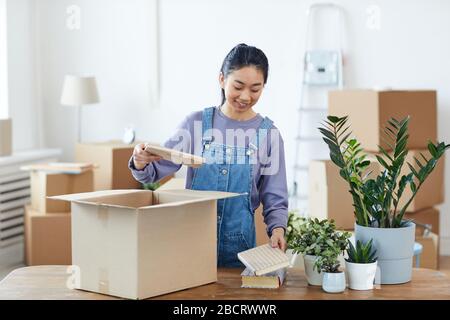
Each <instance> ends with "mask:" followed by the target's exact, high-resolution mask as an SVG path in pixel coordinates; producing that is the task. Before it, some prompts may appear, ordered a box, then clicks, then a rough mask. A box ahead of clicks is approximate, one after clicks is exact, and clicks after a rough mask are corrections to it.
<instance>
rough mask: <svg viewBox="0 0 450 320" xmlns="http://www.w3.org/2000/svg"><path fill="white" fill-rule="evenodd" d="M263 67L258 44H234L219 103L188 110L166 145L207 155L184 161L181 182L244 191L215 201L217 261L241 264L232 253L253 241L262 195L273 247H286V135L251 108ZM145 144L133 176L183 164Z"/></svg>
mask: <svg viewBox="0 0 450 320" xmlns="http://www.w3.org/2000/svg"><path fill="white" fill-rule="evenodd" d="M268 70H269V64H268V61H267V58H266V56H265V54H264V53H263V52H262V51H261V50H260V49H258V48H255V47H252V46H247V45H245V44H239V45H237V46H236V47H234V48H233V49H232V50H231V51H230V52H229V53H228V55H227V56H226V57H225V60H224V61H223V64H222V68H221V71H220V75H219V83H220V86H221V88H222V103H221V104H220V106H216V107H209V108H206V109H204V110H202V111H198V112H194V113H192V114H190V115H189V116H187V117H186V119H185V120H184V121H183V122H182V123H181V125H180V126H179V127H178V130H177V132H176V133H175V134H174V136H172V137H171V138H170V139H169V140H167V141H166V142H165V144H164V146H165V147H167V148H173V149H178V150H181V151H184V152H189V153H192V154H197V155H201V156H203V157H204V158H205V159H206V161H207V162H206V164H203V165H202V166H201V167H199V168H196V169H193V168H190V167H189V168H188V171H187V179H186V188H189V189H195V190H214V191H227V192H237V193H246V194H247V195H243V196H238V197H233V198H228V199H222V200H219V201H218V205H217V239H218V243H217V252H218V266H225V267H242V266H243V265H242V264H241V263H240V262H239V260H238V258H237V253H238V252H241V251H244V250H247V249H249V248H252V247H254V246H255V245H256V244H255V225H254V211H255V209H256V208H257V207H258V206H259V205H260V202H262V204H263V208H264V209H263V214H264V222H265V224H266V225H267V233H268V235H269V237H270V242H271V245H272V247H279V248H281V249H282V250H286V241H285V238H284V233H285V230H286V224H287V217H288V193H287V183H286V168H285V160H284V144H283V139H282V138H281V136H280V134H279V131H278V129H277V128H276V127H275V126H274V125H273V122H272V121H271V120H270V119H269V118H267V117H262V116H261V115H260V114H259V113H256V112H255V111H254V110H253V107H254V106H255V105H256V103H257V102H258V99H259V98H260V96H261V93H262V91H263V89H264V85H265V84H266V82H267V76H268ZM144 148H145V145H144V144H140V145H137V146H136V147H135V149H134V152H133V156H132V157H131V159H130V162H129V167H130V169H131V171H132V174H133V176H134V177H135V178H136V179H137V180H138V181H140V182H142V183H150V182H155V181H159V180H160V179H162V178H164V177H165V176H167V175H169V174H172V173H174V172H175V171H177V170H178V169H179V168H180V167H181V165H180V164H175V163H173V162H171V161H167V160H164V159H161V158H160V157H158V156H155V155H152V154H150V153H148V152H146V151H144ZM199 232H201V230H199Z"/></svg>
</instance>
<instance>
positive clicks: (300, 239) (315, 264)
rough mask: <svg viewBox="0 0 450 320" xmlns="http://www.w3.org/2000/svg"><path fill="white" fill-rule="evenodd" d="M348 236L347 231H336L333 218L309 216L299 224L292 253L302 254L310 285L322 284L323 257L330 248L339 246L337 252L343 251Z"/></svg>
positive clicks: (293, 240) (327, 253) (293, 241)
mask: <svg viewBox="0 0 450 320" xmlns="http://www.w3.org/2000/svg"><path fill="white" fill-rule="evenodd" d="M349 237H350V234H349V233H348V232H343V233H341V232H338V231H336V225H335V224H334V220H327V219H324V220H319V219H317V218H314V219H311V218H309V219H306V220H305V221H304V223H302V224H300V226H299V229H298V233H297V234H296V235H295V237H294V238H293V239H292V245H291V247H292V249H293V253H294V254H295V253H301V254H302V255H303V261H304V264H305V275H306V279H307V280H308V283H309V284H310V285H313V286H321V285H322V278H323V273H321V265H322V261H325V260H324V257H326V256H328V255H329V252H330V250H331V249H333V250H334V249H336V248H339V250H338V252H342V251H344V250H345V249H346V247H347V239H348V238H349ZM330 248H331V249H330ZM338 254H339V253H338ZM325 266H327V264H326V263H325Z"/></svg>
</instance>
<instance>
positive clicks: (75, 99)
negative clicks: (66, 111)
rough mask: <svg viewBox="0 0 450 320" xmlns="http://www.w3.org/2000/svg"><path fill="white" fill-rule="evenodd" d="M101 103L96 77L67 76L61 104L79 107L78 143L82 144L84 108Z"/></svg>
mask: <svg viewBox="0 0 450 320" xmlns="http://www.w3.org/2000/svg"><path fill="white" fill-rule="evenodd" d="M98 102H100V99H99V97H98V90H97V82H96V80H95V77H79V76H73V75H67V76H66V77H65V79H64V85H63V90H62V95H61V104H62V105H64V106H75V107H78V142H81V125H82V108H83V106H84V105H87V104H93V103H98Z"/></svg>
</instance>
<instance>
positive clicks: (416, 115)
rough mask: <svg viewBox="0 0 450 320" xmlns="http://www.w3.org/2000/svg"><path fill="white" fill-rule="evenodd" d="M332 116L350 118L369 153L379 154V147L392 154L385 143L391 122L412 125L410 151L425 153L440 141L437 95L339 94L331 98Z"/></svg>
mask: <svg viewBox="0 0 450 320" xmlns="http://www.w3.org/2000/svg"><path fill="white" fill-rule="evenodd" d="M328 108H329V109H328V110H329V114H330V115H335V116H344V115H348V116H349V123H350V124H351V128H352V131H353V134H354V135H355V136H356V137H357V139H358V141H359V142H360V143H361V145H362V147H363V148H364V149H365V150H368V151H372V152H378V145H381V146H383V147H384V148H385V149H386V150H388V147H387V145H386V144H385V143H384V142H383V140H382V139H381V134H382V132H383V131H382V130H380V129H381V128H384V127H385V126H386V123H387V121H388V120H389V119H390V118H391V117H394V118H396V119H397V120H401V119H402V118H404V117H406V116H407V115H409V116H410V122H409V142H408V148H409V149H424V148H426V147H427V141H428V140H431V141H433V142H435V141H436V140H437V108H436V91H433V90H417V91H374V90H338V91H330V92H329V95H328Z"/></svg>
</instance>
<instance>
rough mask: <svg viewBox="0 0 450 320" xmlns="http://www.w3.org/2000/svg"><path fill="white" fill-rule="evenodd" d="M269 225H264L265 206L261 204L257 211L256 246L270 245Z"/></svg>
mask: <svg viewBox="0 0 450 320" xmlns="http://www.w3.org/2000/svg"><path fill="white" fill-rule="evenodd" d="M266 229H267V225H266V224H265V223H264V215H263V205H262V204H260V205H259V207H258V208H257V209H256V210H255V230H256V246H261V245H263V244H266V243H269V241H270V238H269V236H268V235H267V230H266Z"/></svg>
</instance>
